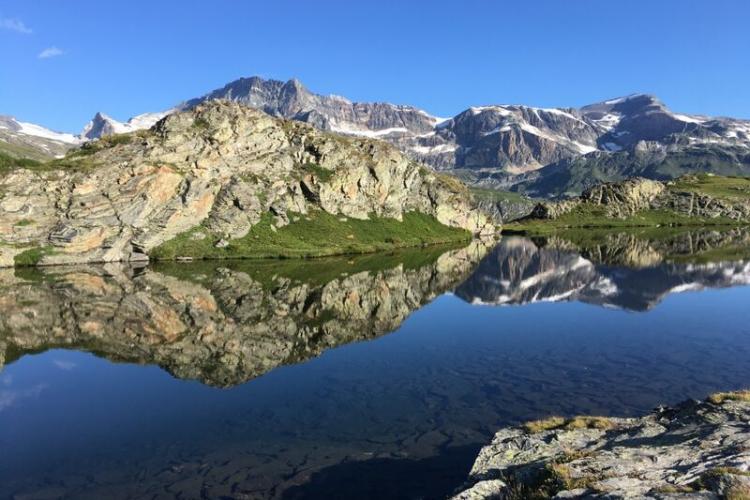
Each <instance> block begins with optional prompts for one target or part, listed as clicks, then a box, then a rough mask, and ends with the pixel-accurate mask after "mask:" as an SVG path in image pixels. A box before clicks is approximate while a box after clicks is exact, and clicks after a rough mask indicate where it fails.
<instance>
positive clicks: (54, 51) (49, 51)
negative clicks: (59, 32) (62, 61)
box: [37, 47, 64, 59]
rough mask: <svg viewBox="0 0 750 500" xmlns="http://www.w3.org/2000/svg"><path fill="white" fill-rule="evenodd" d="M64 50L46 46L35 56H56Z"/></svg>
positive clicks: (41, 57) (44, 57) (43, 57)
mask: <svg viewBox="0 0 750 500" xmlns="http://www.w3.org/2000/svg"><path fill="white" fill-rule="evenodd" d="M63 54H64V52H63V51H62V50H61V49H58V48H57V47H47V48H46V49H44V50H43V51H41V52H40V53H39V55H38V56H37V57H38V58H39V59H49V58H50V57H57V56H61V55H63Z"/></svg>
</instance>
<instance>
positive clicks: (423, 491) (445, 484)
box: [282, 444, 481, 500]
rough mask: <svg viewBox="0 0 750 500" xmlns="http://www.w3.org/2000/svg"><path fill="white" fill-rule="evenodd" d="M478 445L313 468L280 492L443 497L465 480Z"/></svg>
mask: <svg viewBox="0 0 750 500" xmlns="http://www.w3.org/2000/svg"><path fill="white" fill-rule="evenodd" d="M480 447H481V445H480V444H476V445H468V446H460V447H454V448H447V449H445V450H444V451H443V452H442V453H441V454H440V455H437V456H434V457H429V458H424V459H420V460H412V459H408V458H402V459H397V458H383V459H373V460H366V461H355V462H346V463H342V464H338V465H334V466H332V467H328V468H325V469H322V470H321V471H319V472H316V473H315V474H314V475H313V476H312V478H311V479H310V481H309V482H308V483H307V484H304V485H302V486H295V487H292V488H290V489H288V490H287V491H285V492H284V495H283V497H282V498H283V499H284V500H303V499H304V500H306V499H319V498H320V499H323V498H325V499H337V498H341V499H343V498H347V499H348V498H356V499H358V500H369V499H373V500H375V499H378V500H380V499H385V498H388V499H403V500H406V499H443V498H446V497H448V496H450V494H451V493H453V492H454V491H455V490H456V488H458V487H459V486H460V485H461V484H462V483H463V482H464V481H465V480H466V477H467V476H468V474H469V470H470V469H471V465H472V464H473V462H474V459H475V458H476V456H477V453H479V449H480Z"/></svg>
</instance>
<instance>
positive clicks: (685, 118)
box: [672, 113, 708, 123]
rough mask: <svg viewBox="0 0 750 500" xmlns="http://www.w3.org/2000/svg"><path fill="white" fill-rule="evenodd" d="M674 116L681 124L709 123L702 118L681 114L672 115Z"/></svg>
mask: <svg viewBox="0 0 750 500" xmlns="http://www.w3.org/2000/svg"><path fill="white" fill-rule="evenodd" d="M672 116H674V117H675V118H677V119H678V120H680V121H681V122H687V123H706V122H707V121H708V120H707V119H706V118H702V117H698V116H690V115H682V114H679V113H672Z"/></svg>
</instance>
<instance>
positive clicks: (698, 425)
mask: <svg viewBox="0 0 750 500" xmlns="http://www.w3.org/2000/svg"><path fill="white" fill-rule="evenodd" d="M748 422H750V392H749V391H742V392H734V393H720V394H715V395H713V396H711V397H710V398H709V399H708V400H706V401H703V402H698V401H686V402H684V403H682V404H680V405H678V406H676V407H675V408H659V409H657V410H655V411H654V412H653V413H651V414H649V415H647V416H645V417H643V418H604V417H576V418H570V419H565V418H560V417H552V418H549V419H546V420H540V421H536V422H529V423H527V424H525V425H524V426H522V427H518V428H512V429H503V430H501V431H500V432H498V433H497V434H496V435H495V437H494V439H493V440H492V443H491V444H490V445H488V446H486V447H484V448H483V449H482V450H481V452H480V453H479V457H478V458H477V460H476V462H475V463H474V466H473V467H472V470H471V473H470V478H469V481H468V483H467V485H466V486H465V489H464V491H462V492H460V493H458V494H457V495H456V496H455V497H454V499H461V500H466V499H481V498H507V499H520V498H607V499H619V498H622V499H625V498H653V499H667V498H702V499H714V498H715V499H719V498H727V499H744V498H749V495H750V471H749V470H750V424H748Z"/></svg>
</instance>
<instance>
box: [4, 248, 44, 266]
mask: <svg viewBox="0 0 750 500" xmlns="http://www.w3.org/2000/svg"><path fill="white" fill-rule="evenodd" d="M53 252H54V250H53V249H52V248H51V247H32V248H29V249H28V250H24V251H23V252H21V253H19V254H18V255H16V256H15V257H14V258H13V262H14V264H15V265H16V266H19V267H22V266H35V265H37V264H38V263H39V261H41V260H42V258H43V257H44V256H45V255H50V254H52V253H53Z"/></svg>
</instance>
